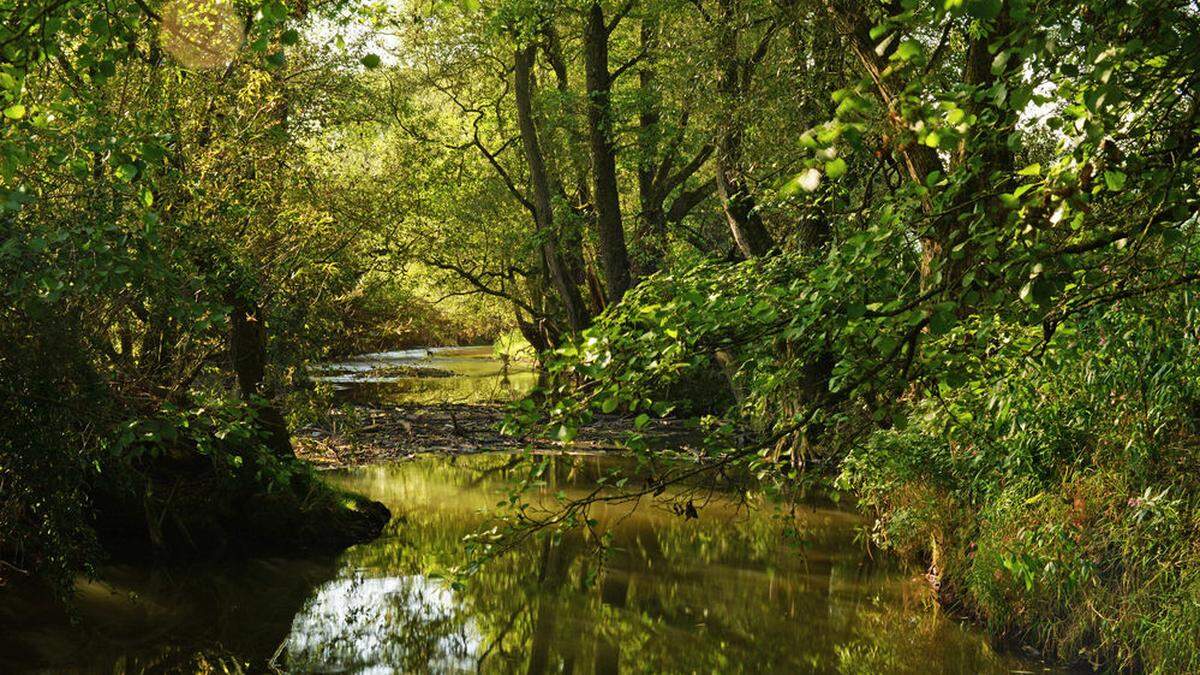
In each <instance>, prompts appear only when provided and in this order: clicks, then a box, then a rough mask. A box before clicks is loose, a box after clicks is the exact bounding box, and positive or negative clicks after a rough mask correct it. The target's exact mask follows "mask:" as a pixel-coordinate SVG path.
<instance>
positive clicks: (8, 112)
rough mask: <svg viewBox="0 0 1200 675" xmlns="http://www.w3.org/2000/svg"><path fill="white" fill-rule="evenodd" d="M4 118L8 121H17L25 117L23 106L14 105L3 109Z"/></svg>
mask: <svg viewBox="0 0 1200 675" xmlns="http://www.w3.org/2000/svg"><path fill="white" fill-rule="evenodd" d="M4 116H5V117H7V118H8V119H10V120H19V119H21V118H22V117H24V116H25V106H23V105H21V104H20V103H14V104H12V105H10V106H8V107H7V108H5V109H4Z"/></svg>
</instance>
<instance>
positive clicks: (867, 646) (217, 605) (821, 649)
mask: <svg viewBox="0 0 1200 675" xmlns="http://www.w3.org/2000/svg"><path fill="white" fill-rule="evenodd" d="M510 459H511V458H510V456H508V455H486V456H476V457H473V458H467V459H460V460H458V461H457V462H453V463H452V462H449V461H446V460H433V459H427V460H419V461H414V462H410V463H405V464H398V465H390V466H374V467H365V468H359V469H354V470H349V471H339V472H335V473H331V474H329V480H330V481H332V482H334V483H336V484H338V485H341V486H345V487H348V488H351V489H354V490H357V491H360V492H363V493H366V494H368V495H370V496H372V497H374V498H375V499H378V500H380V501H383V502H384V503H386V504H387V505H388V506H389V507H390V508H391V509H392V511H393V513H394V514H396V516H397V517H396V518H395V519H394V520H393V522H392V523H391V524H390V525H389V527H388V528H387V531H386V533H385V534H384V536H383V537H381V538H380V539H378V540H376V541H374V542H371V543H368V544H363V545H360V546H357V547H355V548H352V549H350V550H348V551H346V552H345V553H344V554H342V555H341V556H339V557H337V558H325V559H311V560H254V561H249V562H243V563H238V564H223V565H219V566H191V567H185V568H173V569H170V570H166V569H147V568H137V567H128V566H125V567H113V568H109V569H105V570H103V571H102V574H101V576H102V578H103V581H101V582H92V583H81V584H80V587H79V588H80V603H79V614H80V617H81V620H80V622H79V624H78V625H75V626H70V625H68V624H67V623H66V622H65V620H64V619H63V617H62V616H61V614H60V613H58V612H57V611H56V610H54V609H53V608H52V606H51V605H50V604H49V603H48V602H47V600H46V599H45V598H38V597H34V596H32V595H30V594H29V593H21V592H19V593H15V594H14V593H11V592H9V593H7V594H6V595H0V672H4V673H9V672H25V671H30V670H38V669H41V670H42V671H43V672H97V673H101V672H102V673H140V672H201V671H203V672H264V671H267V670H268V668H269V666H268V663H269V662H271V663H273V664H275V665H276V666H277V667H278V668H279V669H280V670H284V671H291V672H322V673H408V672H413V673H423V672H471V671H476V670H481V671H484V672H512V671H521V672H583V673H587V672H597V673H600V672H617V671H620V672H705V673H708V672H721V673H725V672H753V673H759V672H854V673H867V672H869V673H880V672H909V673H933V672H937V673H1004V672H1022V671H1023V672H1030V671H1041V670H1043V668H1042V667H1041V666H1040V665H1038V664H1036V663H1031V662H1030V661H1028V660H1024V659H1021V658H1019V657H1016V656H1014V655H1011V654H1003V653H997V652H996V651H995V650H993V649H992V647H990V646H989V644H988V643H987V641H986V640H985V639H984V638H983V636H982V635H981V634H980V633H979V632H978V631H977V630H976V629H974V628H972V627H970V626H969V625H966V624H963V623H960V622H957V621H954V620H952V619H950V618H947V617H946V616H945V615H944V614H942V613H941V612H940V611H939V610H938V609H937V608H936V607H935V606H934V605H933V604H932V603H931V601H930V598H929V595H928V590H927V587H926V586H925V585H924V584H923V583H921V582H920V581H919V580H917V579H916V578H915V577H916V575H915V574H914V573H906V572H904V571H902V570H900V569H898V568H897V567H895V566H893V565H892V564H889V563H887V562H884V561H880V560H872V558H871V557H870V556H869V555H867V553H866V552H865V551H864V550H863V548H862V546H861V545H860V544H859V543H857V542H856V536H855V533H856V530H857V528H858V526H859V525H861V521H860V519H859V518H858V517H857V516H856V515H854V514H852V513H850V512H847V511H844V510H840V509H838V508H833V507H830V506H808V507H805V508H802V509H799V510H798V511H797V512H796V513H795V514H794V515H787V516H783V515H780V514H778V513H776V512H775V510H774V509H772V508H770V507H768V506H766V505H765V504H764V503H763V502H762V501H761V500H760V499H759V498H757V497H750V498H749V502H748V504H749V505H750V506H753V507H755V508H753V509H752V510H750V511H749V512H747V510H746V507H747V503H745V502H742V501H738V502H737V503H735V502H734V501H732V500H731V499H729V498H728V497H724V496H721V495H720V494H715V495H713V496H712V498H711V499H710V500H709V501H708V503H707V504H706V505H702V507H701V508H700V510H699V516H700V517H699V518H698V519H686V518H684V517H680V516H677V515H675V513H674V512H673V510H672V509H671V508H669V506H670V499H671V497H672V494H671V493H668V494H665V495H663V496H662V497H661V498H660V499H659V500H656V501H644V502H642V504H641V505H639V506H638V507H637V508H632V507H631V506H630V505H622V506H611V507H607V508H598V509H597V510H596V511H594V512H593V516H594V517H595V518H596V520H597V521H598V523H597V525H596V527H597V529H598V530H600V531H610V532H611V533H612V534H613V540H612V545H613V548H612V550H611V551H610V553H609V555H608V557H607V559H606V560H605V561H604V562H603V564H600V560H599V559H598V558H597V557H596V556H595V555H594V552H593V550H592V548H591V547H590V546H588V540H587V539H586V538H585V537H584V536H583V535H582V533H581V532H579V531H572V532H569V533H568V534H567V535H565V536H563V537H561V538H558V539H556V540H553V541H551V540H549V539H544V540H538V541H530V542H529V543H528V545H527V546H524V547H522V548H521V549H519V550H518V551H516V552H515V553H514V554H513V555H511V556H509V557H507V558H504V559H502V560H500V561H498V562H497V563H495V564H493V565H490V566H488V567H485V568H484V570H483V571H482V572H481V573H480V574H479V575H477V576H476V577H474V578H473V579H472V580H471V581H469V582H468V583H467V584H466V585H465V586H464V587H462V588H461V589H460V590H453V589H452V588H451V586H450V584H449V583H448V582H447V581H445V580H444V579H442V578H439V577H438V576H437V574H436V572H437V571H439V570H444V569H446V568H449V567H451V566H454V565H457V564H460V563H461V562H462V561H463V555H464V554H463V544H462V537H463V536H464V535H466V534H468V533H471V532H473V531H475V530H476V529H477V528H478V527H479V526H480V524H482V523H483V521H484V518H485V517H486V515H485V512H486V511H488V510H490V509H491V508H493V507H494V505H495V504H496V502H497V501H498V500H499V499H501V498H503V496H504V494H505V493H506V489H507V486H508V485H509V484H510V481H511V480H513V479H515V478H516V477H517V475H518V474H519V473H521V472H523V469H519V468H514V467H513V466H512V462H511V461H510ZM613 462H614V460H613V459H611V458H603V457H578V456H576V457H568V456H563V457H558V458H555V459H554V460H553V462H552V464H551V467H550V470H549V484H548V485H547V486H546V487H545V488H544V492H545V493H546V494H550V493H555V492H558V491H560V490H561V491H563V492H564V493H566V494H567V495H577V494H582V490H584V489H586V488H589V487H590V486H592V485H594V484H595V481H596V480H597V478H598V477H599V476H601V475H602V474H603V472H604V471H605V470H607V469H608V468H609V467H610V466H611V465H612V464H613ZM664 500H666V501H664ZM597 572H598V573H597Z"/></svg>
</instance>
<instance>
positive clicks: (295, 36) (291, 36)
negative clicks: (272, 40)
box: [279, 30, 300, 45]
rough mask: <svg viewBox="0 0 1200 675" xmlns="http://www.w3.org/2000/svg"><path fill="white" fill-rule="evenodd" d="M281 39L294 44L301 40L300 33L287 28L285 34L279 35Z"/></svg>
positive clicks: (283, 41) (288, 43) (287, 43)
mask: <svg viewBox="0 0 1200 675" xmlns="http://www.w3.org/2000/svg"><path fill="white" fill-rule="evenodd" d="M279 41H280V42H282V43H283V44H285V45H294V44H296V43H297V42H299V41H300V33H298V32H296V31H295V30H285V31H283V35H280V36H279Z"/></svg>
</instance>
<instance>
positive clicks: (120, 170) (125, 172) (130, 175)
mask: <svg viewBox="0 0 1200 675" xmlns="http://www.w3.org/2000/svg"><path fill="white" fill-rule="evenodd" d="M137 173H138V168H137V165H136V164H130V163H128V162H126V163H125V164H122V165H121V166H118V167H117V171H116V175H117V178H119V179H121V180H123V181H125V182H129V181H131V180H133V179H134V178H136V177H137Z"/></svg>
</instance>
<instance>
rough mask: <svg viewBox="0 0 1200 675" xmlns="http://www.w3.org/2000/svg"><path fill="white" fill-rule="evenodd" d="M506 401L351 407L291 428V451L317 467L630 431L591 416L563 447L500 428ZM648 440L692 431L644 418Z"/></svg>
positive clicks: (676, 439)
mask: <svg viewBox="0 0 1200 675" xmlns="http://www.w3.org/2000/svg"><path fill="white" fill-rule="evenodd" d="M506 414H507V406H505V405H503V404H498V403H437V404H406V405H399V406H383V407H375V406H365V405H357V406H354V407H353V408H352V409H350V410H348V411H342V412H339V413H336V414H333V415H331V416H330V418H329V422H328V423H327V424H322V425H313V426H308V427H304V428H303V429H299V430H297V431H296V433H295V434H294V436H293V444H294V445H295V448H296V455H297V456H298V457H300V458H301V459H303V460H306V461H308V462H310V463H312V464H313V465H315V466H317V467H319V468H337V467H346V466H359V465H364V464H374V463H380V462H394V461H402V460H406V459H412V458H414V457H417V456H419V455H428V454H437V455H447V456H449V455H469V454H476V453H481V452H497V451H513V450H521V449H524V448H532V449H533V450H534V451H535V452H563V451H568V452H603V451H608V450H620V449H622V448H621V447H620V446H619V445H618V443H619V442H620V441H621V440H622V439H624V438H626V437H627V436H628V434H629V432H630V430H631V429H632V421H631V420H630V419H629V418H626V417H623V416H619V415H598V416H597V419H596V420H595V421H594V422H592V423H591V424H589V425H587V426H586V427H584V428H582V429H581V430H580V431H579V434H578V436H576V438H575V439H574V441H572V442H571V443H570V444H569V445H568V444H564V443H562V442H559V441H556V440H552V439H548V438H536V437H530V436H508V435H505V434H502V433H500V426H501V424H502V423H503V421H504V418H505V415H506ZM643 434H644V435H645V436H646V437H648V440H649V442H650V443H651V444H652V445H664V446H665V445H668V444H674V445H676V446H684V445H687V443H688V440H689V439H691V438H693V437H694V430H692V429H691V428H689V427H688V426H686V425H685V424H684V423H683V422H681V421H679V420H669V419H667V420H661V419H659V420H652V421H651V422H650V423H649V424H648V425H647V427H646V428H645V429H644V430H643Z"/></svg>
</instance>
